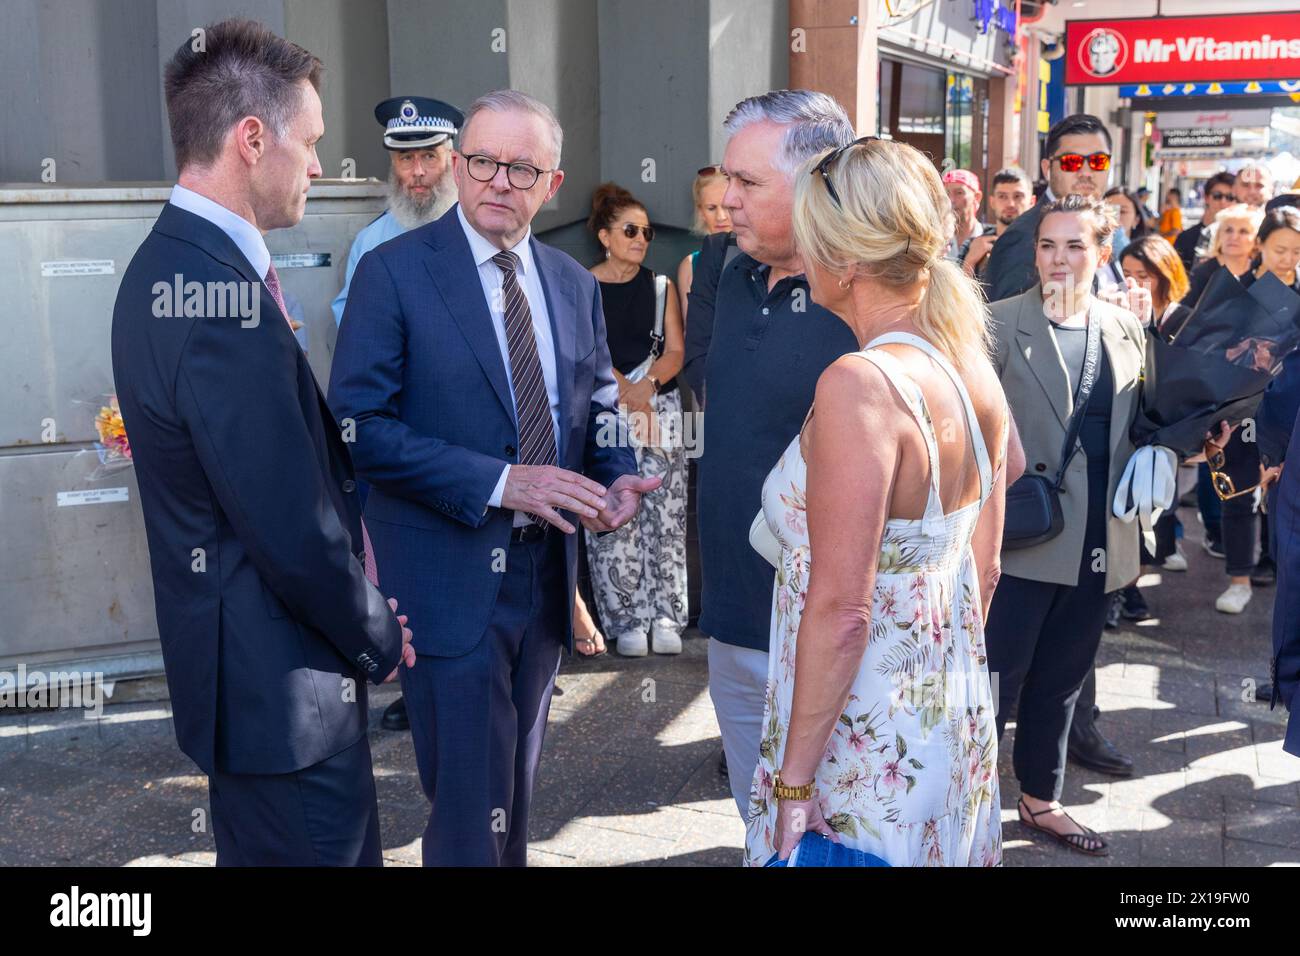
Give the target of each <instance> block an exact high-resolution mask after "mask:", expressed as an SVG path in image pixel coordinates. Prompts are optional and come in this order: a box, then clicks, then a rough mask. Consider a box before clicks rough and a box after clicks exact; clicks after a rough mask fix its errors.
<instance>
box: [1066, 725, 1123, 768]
mask: <svg viewBox="0 0 1300 956" xmlns="http://www.w3.org/2000/svg"><path fill="white" fill-rule="evenodd" d="M1066 752H1067V753H1068V754H1069V756H1070V759H1071V760H1072V761H1074V762H1075V763H1077V764H1078V765H1079V766H1080V767H1087V768H1088V769H1089V770H1095V771H1097V772H1098V773H1105V774H1109V775H1110V776H1112V777H1131V776H1133V760H1132V758H1130V757H1126V756H1124V755H1123V754H1122V753H1120V752H1119V751H1118V750H1116V749H1115V745H1114V744H1112V743H1111V742H1110V741H1109V740H1107V739H1106V738H1105V737H1103V736H1102V735H1101V731H1100V730H1098V729H1097V727H1096V725H1095V724H1092V725H1089V726H1088V727H1087V728H1081V727H1079V726H1078V725H1075V724H1072V725H1071V726H1070V743H1069V746H1068V748H1067V751H1066Z"/></svg>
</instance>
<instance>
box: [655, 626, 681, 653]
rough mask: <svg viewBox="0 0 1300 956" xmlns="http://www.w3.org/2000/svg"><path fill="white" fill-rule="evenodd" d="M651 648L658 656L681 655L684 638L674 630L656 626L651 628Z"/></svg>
mask: <svg viewBox="0 0 1300 956" xmlns="http://www.w3.org/2000/svg"><path fill="white" fill-rule="evenodd" d="M650 647H651V649H652V650H653V651H654V652H655V653H656V654H680V653H681V652H682V636H681V635H680V634H678V633H677V632H676V631H674V630H673V629H672V628H668V627H660V626H659V625H658V624H656V625H654V626H652V627H651V628H650Z"/></svg>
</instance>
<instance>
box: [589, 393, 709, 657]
mask: <svg viewBox="0 0 1300 956" xmlns="http://www.w3.org/2000/svg"><path fill="white" fill-rule="evenodd" d="M654 407H655V411H656V413H657V417H658V423H659V446H658V447H649V446H644V445H642V443H641V442H640V441H639V440H638V438H637V437H636V436H635V435H633V436H631V437H630V438H629V440H630V441H631V444H632V447H633V449H634V450H635V451H636V460H637V467H638V469H639V470H640V473H641V477H643V478H653V477H655V476H659V477H662V478H663V485H662V486H661V487H660V488H658V489H657V490H656V491H652V492H651V493H650V494H648V495H645V496H644V497H642V499H641V508H640V510H639V511H638V512H637V514H636V517H635V518H633V519H632V520H631V521H629V522H628V523H627V524H625V525H624V526H623V527H621V528H619V529H618V530H617V531H612V532H610V533H609V534H604V535H594V534H592V533H591V532H590V531H586V532H585V534H586V536H587V564H588V567H589V568H590V570H591V584H592V589H593V590H594V591H595V594H596V604H597V607H598V609H599V611H600V621H601V625H602V627H603V628H604V629H605V633H606V635H608V636H609V637H610V638H612V639H615V640H617V639H618V638H619V637H620V636H622V635H624V634H636V633H640V634H647V635H648V634H650V632H651V629H652V628H654V629H658V630H660V631H671V632H672V633H674V634H680V633H681V632H682V631H684V630H685V629H686V621H687V610H688V608H687V597H686V467H687V462H686V449H685V447H684V446H683V442H682V398H681V393H680V391H677V390H674V391H672V392H669V393H667V394H664V395H656V396H655V398H654Z"/></svg>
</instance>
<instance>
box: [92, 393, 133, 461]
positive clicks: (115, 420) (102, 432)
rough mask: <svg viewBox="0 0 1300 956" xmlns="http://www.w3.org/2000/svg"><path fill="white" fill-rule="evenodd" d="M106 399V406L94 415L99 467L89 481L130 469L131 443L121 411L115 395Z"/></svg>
mask: <svg viewBox="0 0 1300 956" xmlns="http://www.w3.org/2000/svg"><path fill="white" fill-rule="evenodd" d="M107 398H108V404H107V405H101V406H100V408H99V411H98V412H97V413H96V414H95V432H96V433H97V434H98V435H99V441H97V442H96V443H95V451H96V453H97V454H98V455H99V467H98V468H96V469H95V470H94V472H93V473H92V474H91V476H90V478H91V480H96V479H99V478H105V477H107V476H108V475H111V474H113V473H114V472H116V471H120V470H122V469H123V468H130V467H131V442H130V440H129V439H128V438H127V437H126V425H125V424H123V422H122V410H121V409H120V408H119V407H118V404H117V396H116V395H109V396H107Z"/></svg>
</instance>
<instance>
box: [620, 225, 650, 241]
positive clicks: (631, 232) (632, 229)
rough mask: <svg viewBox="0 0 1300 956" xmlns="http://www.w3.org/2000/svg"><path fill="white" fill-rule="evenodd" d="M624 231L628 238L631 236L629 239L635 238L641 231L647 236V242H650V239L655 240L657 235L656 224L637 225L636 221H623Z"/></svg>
mask: <svg viewBox="0 0 1300 956" xmlns="http://www.w3.org/2000/svg"><path fill="white" fill-rule="evenodd" d="M622 232H623V235H625V236H626V237H627V238H629V239H635V238H636V234H637V233H638V232H639V233H641V235H643V236H645V241H646V242H650V241H651V240H653V239H654V237H655V227H654V226H638V225H637V224H636V223H634V222H625V223H623V229H622Z"/></svg>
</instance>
